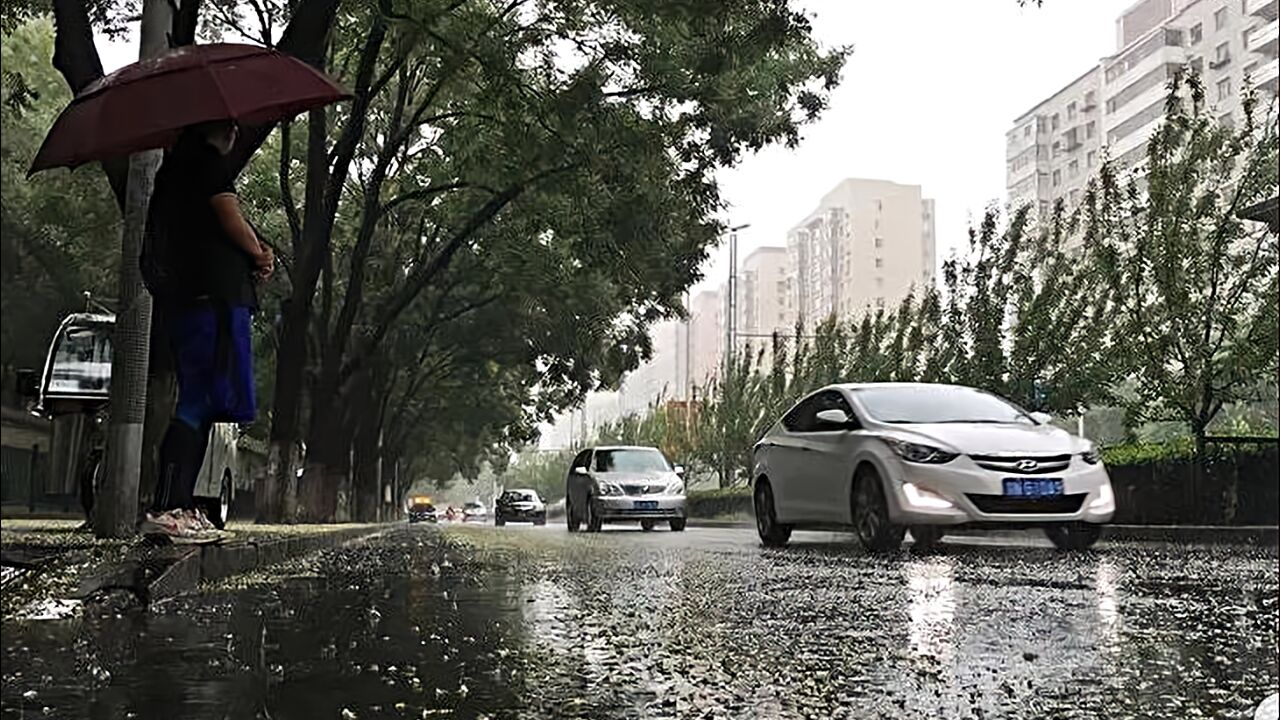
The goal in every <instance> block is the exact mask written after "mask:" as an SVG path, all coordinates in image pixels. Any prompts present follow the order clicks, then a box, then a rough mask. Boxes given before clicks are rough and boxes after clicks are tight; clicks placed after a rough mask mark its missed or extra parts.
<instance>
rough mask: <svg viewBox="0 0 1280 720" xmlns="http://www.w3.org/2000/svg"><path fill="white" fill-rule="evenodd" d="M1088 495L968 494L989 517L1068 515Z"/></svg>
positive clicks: (1077, 508) (976, 505) (1075, 509)
mask: <svg viewBox="0 0 1280 720" xmlns="http://www.w3.org/2000/svg"><path fill="white" fill-rule="evenodd" d="M1085 495H1086V493H1074V494H1071V495H1059V496H1057V497H1006V496H1004V495H979V494H977V493H968V494H967V497H968V498H969V501H970V502H972V503H973V504H974V507H976V508H978V510H980V511H982V512H983V513H986V514H988V515H1066V514H1069V513H1073V512H1076V511H1077V510H1079V509H1080V505H1081V503H1083V502H1084V498H1085Z"/></svg>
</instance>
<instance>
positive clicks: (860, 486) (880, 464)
mask: <svg viewBox="0 0 1280 720" xmlns="http://www.w3.org/2000/svg"><path fill="white" fill-rule="evenodd" d="M752 465H753V469H752V497H753V501H754V506H755V514H756V528H757V530H758V532H759V534H760V539H761V540H762V541H763V542H764V544H766V545H771V546H778V545H783V544H785V543H786V542H787V541H788V539H789V538H790V537H791V531H792V530H793V529H819V530H821V529H840V530H843V529H849V528H852V529H853V531H854V533H855V534H856V535H857V538H858V540H859V542H860V543H861V544H862V545H863V546H864V547H865V548H867V549H868V550H872V551H876V552H885V551H892V550H894V549H896V548H898V547H899V546H900V545H901V543H902V541H903V538H904V535H905V533H906V531H907V529H910V530H911V535H912V538H913V539H914V541H915V544H916V546H917V547H920V548H927V547H929V546H932V545H935V544H936V543H937V542H938V541H940V540H941V539H942V537H943V535H944V534H945V533H946V531H947V529H948V528H954V527H956V526H960V525H967V526H971V527H985V528H993V527H1039V528H1042V529H1043V530H1044V533H1045V535H1047V536H1048V537H1049V539H1050V540H1051V541H1053V543H1054V545H1056V546H1057V547H1059V548H1062V549H1067V550H1082V549H1085V548H1088V547H1090V546H1091V545H1093V543H1094V542H1096V541H1097V539H1098V536H1099V534H1100V528H1101V525H1102V524H1104V523H1106V522H1109V521H1110V520H1111V517H1112V515H1113V514H1114V513H1115V498H1114V495H1113V493H1112V490H1111V480H1110V478H1109V477H1108V476H1107V471H1106V469H1105V468H1104V467H1103V464H1102V461H1101V458H1100V456H1099V454H1098V452H1097V450H1096V448H1095V447H1094V445H1093V443H1091V442H1089V441H1088V440H1085V439H1083V438H1080V437H1076V436H1074V435H1071V434H1069V433H1067V432H1066V431H1064V430H1061V429H1059V428H1056V427H1053V426H1052V425H1050V424H1049V423H1048V416H1045V415H1042V414H1039V413H1028V412H1026V411H1024V410H1022V409H1021V408H1018V407H1017V406H1015V405H1013V404H1012V403H1009V402H1007V401H1005V400H1003V399H1001V398H998V397H996V396H994V395H991V394H989V393H986V392H983V391H981V390H975V389H973V388H967V387H960V386H955V385H933V384H909V383H870V384H846V385H831V386H828V387H825V388H823V389H821V390H819V391H817V392H815V393H813V394H811V395H809V396H808V397H806V398H804V399H803V400H801V401H800V402H799V403H797V404H796V405H795V406H794V407H792V408H791V409H790V410H789V411H788V412H787V413H786V414H785V415H783V417H782V418H781V419H780V420H779V421H778V422H777V423H775V424H774V425H773V427H772V428H770V429H769V431H768V432H767V433H766V434H765V436H764V438H762V439H761V440H760V441H759V442H758V443H756V445H755V447H754V449H753V463H752Z"/></svg>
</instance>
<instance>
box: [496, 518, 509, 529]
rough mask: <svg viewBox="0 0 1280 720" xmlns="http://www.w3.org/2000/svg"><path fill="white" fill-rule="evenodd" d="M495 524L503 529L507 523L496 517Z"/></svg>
mask: <svg viewBox="0 0 1280 720" xmlns="http://www.w3.org/2000/svg"><path fill="white" fill-rule="evenodd" d="M493 524H494V525H497V526H498V527H502V526H503V525H506V524H507V521H506V520H504V519H503V518H502V517H501V516H494V518H493Z"/></svg>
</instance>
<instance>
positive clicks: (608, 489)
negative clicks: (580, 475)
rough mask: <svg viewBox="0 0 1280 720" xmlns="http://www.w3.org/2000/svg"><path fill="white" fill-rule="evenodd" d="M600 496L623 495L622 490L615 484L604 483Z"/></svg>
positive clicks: (601, 486) (601, 485)
mask: <svg viewBox="0 0 1280 720" xmlns="http://www.w3.org/2000/svg"><path fill="white" fill-rule="evenodd" d="M600 494H601V495H621V494H622V488H620V487H618V486H617V485H614V484H613V483H607V482H602V483H600Z"/></svg>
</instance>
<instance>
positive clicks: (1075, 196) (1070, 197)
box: [1067, 190, 1080, 205]
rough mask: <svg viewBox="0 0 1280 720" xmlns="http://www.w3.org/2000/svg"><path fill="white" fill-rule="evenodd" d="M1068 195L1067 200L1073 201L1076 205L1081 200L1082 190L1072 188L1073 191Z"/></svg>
mask: <svg viewBox="0 0 1280 720" xmlns="http://www.w3.org/2000/svg"><path fill="white" fill-rule="evenodd" d="M1067 197H1068V200H1067V201H1068V202H1069V203H1071V204H1072V205H1075V204H1076V203H1077V202H1079V201H1080V191H1079V190H1072V191H1071V193H1070V194H1069V195H1068V196H1067Z"/></svg>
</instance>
